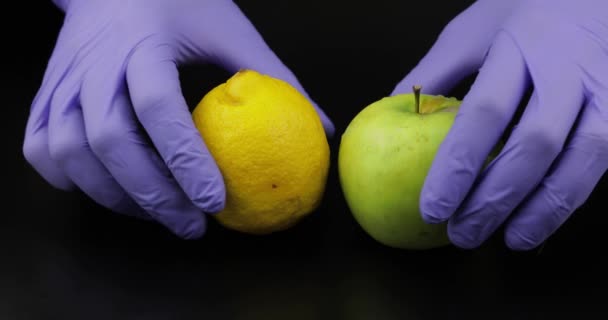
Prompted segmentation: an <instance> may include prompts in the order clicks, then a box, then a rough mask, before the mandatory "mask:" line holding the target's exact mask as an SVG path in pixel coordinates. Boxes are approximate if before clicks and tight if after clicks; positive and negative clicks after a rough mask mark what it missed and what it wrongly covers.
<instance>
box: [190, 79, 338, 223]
mask: <svg viewBox="0 0 608 320" xmlns="http://www.w3.org/2000/svg"><path fill="white" fill-rule="evenodd" d="M192 118H193V120H194V123H195V125H196V127H197V129H198V131H199V132H200V134H201V136H202V138H203V140H204V141H205V143H206V145H207V147H208V148H209V151H210V153H211V155H212V156H213V158H214V160H215V161H216V163H217V165H218V167H219V169H220V172H221V173H222V176H223V178H224V182H225V185H226V206H225V208H224V210H222V211H221V212H219V213H218V214H216V215H215V217H216V218H217V221H219V223H220V224H221V225H223V226H225V227H227V228H229V229H232V230H237V231H240V232H244V233H249V234H268V233H272V232H276V231H281V230H285V229H288V228H290V227H292V226H294V225H295V224H297V223H298V222H299V221H301V219H302V218H304V217H306V216H307V215H309V214H310V213H312V212H313V211H314V210H315V209H316V208H317V207H318V205H319V203H320V201H321V199H322V196H323V193H324V189H325V184H326V179H327V174H328V170H329V156H330V150H329V145H328V142H327V137H326V135H325V131H324V129H323V125H322V123H321V119H320V118H319V116H318V114H317V112H316V110H315V109H314V107H313V105H312V104H311V102H310V101H309V100H308V99H307V98H306V97H304V96H303V95H302V94H301V93H300V92H299V91H298V90H297V89H295V88H294V87H292V86H291V85H290V84H289V83H287V82H285V81H282V80H280V79H277V78H273V77H271V76H268V75H265V74H261V73H258V72H257V71H253V70H241V71H239V72H237V73H236V74H234V75H233V76H232V77H231V78H230V79H228V81H226V82H225V83H222V84H220V85H219V86H217V87H215V88H214V89H212V90H211V91H210V92H209V93H207V94H206V95H205V96H204V97H203V98H202V100H201V101H200V102H199V104H198V105H197V106H196V107H195V109H194V110H193V112H192Z"/></svg>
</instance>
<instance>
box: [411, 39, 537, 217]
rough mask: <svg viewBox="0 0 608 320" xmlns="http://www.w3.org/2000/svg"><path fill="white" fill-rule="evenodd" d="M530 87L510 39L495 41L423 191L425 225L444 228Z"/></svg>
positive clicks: (422, 211) (422, 205)
mask: <svg viewBox="0 0 608 320" xmlns="http://www.w3.org/2000/svg"><path fill="white" fill-rule="evenodd" d="M528 85H529V76H528V73H527V69H526V64H525V61H524V59H523V57H522V55H521V53H520V52H519V50H518V49H517V47H516V46H515V44H514V43H513V41H511V39H510V38H509V37H508V36H506V35H505V34H500V35H498V37H497V38H496V41H495V43H494V45H493V46H492V48H491V49H490V51H489V54H488V57H487V59H486V61H485V63H484V65H483V67H482V68H481V69H480V72H479V75H478V76H477V79H476V81H475V83H474V84H473V86H472V87H471V90H470V91H469V93H468V94H467V95H466V97H465V98H464V99H463V102H462V105H461V107H460V110H459V113H458V114H457V116H456V119H455V121H454V124H453V125H452V128H451V130H450V131H449V132H448V134H447V136H446V137H445V140H444V141H443V143H442V145H441V146H440V148H439V150H438V152H437V154H436V156H435V159H434V161H433V164H432V166H431V168H430V170H429V173H428V175H427V178H426V180H425V183H424V185H423V188H422V192H421V195H420V210H421V214H422V217H423V219H424V220H425V221H427V222H428V223H440V222H443V221H445V220H447V219H449V218H450V217H451V216H452V214H453V213H454V212H455V211H456V210H457V209H458V207H459V206H460V204H461V202H462V201H463V200H464V198H465V196H466V195H467V193H468V191H469V190H470V189H471V187H472V185H473V183H474V181H475V179H476V178H477V175H478V174H479V173H480V172H481V170H482V169H483V166H484V164H486V162H487V159H488V156H489V155H490V153H491V151H492V149H493V148H494V147H495V146H496V145H497V143H498V141H499V139H500V137H501V135H502V134H503V131H504V130H505V128H506V127H507V125H508V124H509V122H510V121H511V118H512V116H513V115H514V113H515V111H516V109H517V106H518V105H519V103H520V101H521V99H522V97H523V94H524V92H525V90H526V87H527V86H528ZM446 181H449V183H446Z"/></svg>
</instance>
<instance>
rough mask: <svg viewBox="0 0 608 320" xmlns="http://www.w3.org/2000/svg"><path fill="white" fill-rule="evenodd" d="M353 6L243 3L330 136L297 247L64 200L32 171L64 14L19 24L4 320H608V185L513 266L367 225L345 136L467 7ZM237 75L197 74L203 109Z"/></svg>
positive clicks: (10, 117) (194, 92) (7, 125)
mask: <svg viewBox="0 0 608 320" xmlns="http://www.w3.org/2000/svg"><path fill="white" fill-rule="evenodd" d="M327 2H330V3H329V4H328V3H327ZM355 2H356V1H265V2H258V1H239V2H238V3H239V4H240V5H241V7H242V8H243V10H244V11H245V12H246V13H247V14H248V15H249V17H250V18H251V20H252V21H253V23H254V24H255V25H256V26H257V27H258V29H259V30H260V31H261V32H262V34H263V35H264V37H265V38H266V39H267V41H268V43H269V44H270V45H271V46H272V47H273V49H274V50H275V51H276V52H277V54H278V55H279V56H280V57H281V58H282V59H283V60H284V62H285V63H286V64H287V65H288V66H290V67H291V68H292V70H293V71H294V72H295V73H296V74H297V75H298V77H299V78H300V79H301V81H302V82H303V84H304V86H305V87H306V88H307V90H308V91H309V93H310V94H311V95H312V97H313V98H314V99H315V100H316V101H317V102H318V103H319V104H320V105H321V106H322V107H323V108H325V110H327V113H328V114H329V116H330V117H331V118H332V119H333V120H334V122H335V124H336V127H337V135H336V137H335V138H334V139H332V140H331V146H332V169H331V173H330V177H329V180H328V185H327V191H326V195H325V198H324V202H323V204H322V206H321V207H320V208H319V210H317V211H316V212H315V213H314V214H313V215H312V216H310V217H309V218H308V219H306V220H305V221H303V223H301V224H300V225H298V226H297V227H295V228H293V229H291V230H289V231H288V232H283V233H281V234H276V235H271V236H266V237H252V236H246V235H242V234H238V233H235V232H230V231H227V230H225V229H223V228H221V227H220V226H218V225H217V224H216V223H211V225H210V227H209V230H208V233H207V235H206V236H205V237H204V238H203V239H200V240H197V241H182V240H179V239H177V238H175V237H173V236H172V235H171V234H170V233H169V232H167V231H166V230H165V229H164V228H162V227H160V226H158V225H155V224H153V223H149V222H142V221H137V220H134V219H131V218H127V217H123V216H119V215H116V214H113V213H111V212H109V211H107V210H105V209H103V208H101V207H99V206H97V205H96V204H95V203H93V202H92V201H90V200H89V199H87V198H86V197H84V196H83V195H81V194H79V193H64V192H61V191H57V190H54V189H52V188H51V187H50V186H49V185H47V184H46V183H45V182H44V181H43V180H42V179H41V178H40V177H39V176H38V175H37V174H36V172H34V171H33V170H32V169H31V168H30V167H29V165H28V164H27V163H26V162H25V160H24V159H23V156H22V152H21V143H22V139H23V131H24V128H25V122H26V120H27V112H28V109H29V105H30V103H31V100H32V98H33V96H34V95H35V93H36V90H37V89H38V85H39V84H40V81H41V78H42V75H43V72H44V68H45V65H46V62H47V59H48V57H49V56H50V53H51V50H52V47H53V44H54V40H55V37H56V35H57V32H58V30H59V28H60V26H61V19H62V15H61V13H60V12H59V11H57V10H56V9H55V8H54V7H53V6H52V4H51V3H50V1H46V2H45V1H31V2H28V3H23V4H22V5H23V7H21V8H14V9H13V8H11V9H10V10H6V11H5V17H6V16H12V15H16V17H17V22H16V23H17V25H13V26H12V27H10V28H8V29H6V30H5V31H8V32H9V33H10V36H9V38H8V39H6V42H5V43H4V45H3V49H4V50H3V51H4V52H5V53H6V54H7V55H8V57H9V58H5V59H6V60H5V63H6V64H7V67H6V68H3V69H5V71H4V72H3V76H4V80H5V81H6V82H5V83H7V84H5V85H4V90H3V92H4V93H3V94H4V97H8V101H7V100H4V101H5V105H4V106H3V109H2V110H5V111H8V114H7V113H5V114H4V117H2V122H3V125H2V126H3V131H4V132H5V133H4V139H3V141H4V142H5V143H4V145H3V152H2V157H3V158H4V162H3V165H4V167H3V169H4V170H5V175H4V176H5V178H4V185H5V186H4V188H7V189H6V191H4V192H6V193H5V194H4V196H3V206H2V213H3V215H2V219H1V220H0V319H66V320H67V319H146V320H147V319H468V318H480V319H527V318H530V319H532V318H535V319H536V318H542V319H551V318H556V317H557V318H560V317H564V318H572V317H578V318H579V319H590V318H592V316H593V318H598V317H599V318H605V315H604V316H602V314H603V313H605V311H604V308H603V306H602V303H601V302H602V300H604V299H603V298H604V297H605V296H606V279H607V276H606V273H605V270H606V267H607V266H608V264H607V263H606V262H605V260H603V259H605V258H604V255H605V252H606V250H605V245H606V243H607V242H606V238H605V235H606V231H605V228H606V222H607V221H608V219H606V215H607V211H606V203H607V202H606V197H605V195H606V194H607V192H608V181H607V179H606V178H604V179H603V181H602V182H601V184H600V186H598V188H597V189H596V191H595V192H594V194H593V195H592V196H591V197H590V199H589V200H588V202H587V203H586V204H585V205H584V207H582V208H581V209H580V210H579V211H578V212H577V213H576V214H575V215H574V216H573V217H572V218H571V219H570V220H569V221H568V222H567V223H566V224H565V225H564V226H563V228H562V229H560V230H559V232H558V233H557V234H555V235H554V236H553V237H552V238H551V239H550V240H549V241H548V242H547V243H546V245H545V246H544V247H543V249H542V250H534V251H531V252H511V251H509V250H507V249H506V248H505V246H504V245H503V242H502V234H501V233H498V234H496V236H495V237H494V238H492V239H490V241H488V242H487V243H486V244H484V245H483V246H482V247H480V248H478V249H476V250H470V251H466V250H460V249H457V248H454V247H447V248H444V249H439V250H433V251H428V252H407V251H402V250H395V249H390V248H387V247H384V246H382V245H380V244H378V243H376V242H374V241H373V240H372V239H371V238H369V237H368V236H367V235H366V234H365V233H364V232H363V231H362V230H361V229H360V228H359V227H358V226H357V224H356V223H355V221H354V220H353V219H352V217H351V215H350V212H349V210H348V208H347V206H346V203H345V202H344V200H343V196H342V194H341V191H340V186H339V183H338V179H337V170H336V168H337V167H336V156H337V150H338V145H339V134H340V133H341V132H342V131H343V130H344V129H345V128H346V126H347V125H348V123H349V121H350V119H352V117H354V115H355V114H356V113H357V112H358V111H359V110H360V109H361V108H363V107H364V106H365V105H367V104H369V103H370V102H372V101H374V100H377V99H379V98H381V97H382V96H384V95H387V94H388V93H390V91H391V90H392V88H393V86H394V85H395V84H396V83H397V81H399V80H400V79H401V78H402V77H403V76H404V75H405V73H406V72H407V70H409V69H410V68H411V67H413V66H414V65H415V64H416V63H417V61H418V60H419V59H420V58H421V57H422V55H423V54H424V53H425V52H426V50H427V49H428V48H429V47H430V46H431V44H432V43H433V42H434V40H435V37H436V36H437V34H438V33H439V32H440V31H441V29H442V27H443V26H444V25H445V24H446V23H447V22H448V21H449V20H450V19H451V18H452V17H453V16H455V15H456V14H457V13H458V12H460V11H461V10H462V9H464V8H465V7H466V6H467V5H468V4H469V3H470V1H419V2H417V3H413V2H410V1H400V2H397V1H386V0H376V1H373V2H362V3H361V4H356V3H355ZM25 27H29V28H32V29H31V30H25ZM228 76H229V75H228V74H226V73H225V72H223V71H221V70H220V69H218V68H215V67H210V66H206V67H189V68H184V69H183V73H182V80H183V88H184V93H185V95H186V96H187V99H188V101H189V103H190V104H191V105H194V104H195V103H196V102H198V100H199V99H200V98H201V97H202V95H204V93H205V92H206V91H207V90H208V89H210V88H212V87H213V86H214V85H216V84H219V83H220V82H223V81H224V80H225V79H226V78H227V77H228ZM468 85H470V83H464V84H463V85H462V86H461V87H459V88H458V89H457V90H455V91H454V92H453V94H454V95H456V96H458V97H462V96H463V95H464V94H465V93H466V88H467V86H468Z"/></svg>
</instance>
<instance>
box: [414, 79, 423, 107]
mask: <svg viewBox="0 0 608 320" xmlns="http://www.w3.org/2000/svg"><path fill="white" fill-rule="evenodd" d="M420 90H422V87H421V86H414V108H415V110H416V113H420Z"/></svg>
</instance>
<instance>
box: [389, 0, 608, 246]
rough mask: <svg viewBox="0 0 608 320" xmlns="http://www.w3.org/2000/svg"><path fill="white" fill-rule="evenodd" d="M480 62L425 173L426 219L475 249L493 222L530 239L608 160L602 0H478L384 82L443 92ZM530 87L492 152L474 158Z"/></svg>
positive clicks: (566, 212) (578, 201)
mask: <svg viewBox="0 0 608 320" xmlns="http://www.w3.org/2000/svg"><path fill="white" fill-rule="evenodd" d="M478 70H479V74H478V76H477V78H476V80H475V83H474V85H473V86H472V87H471V89H470V91H469V92H468V94H467V95H466V97H465V98H464V101H463V104H462V107H461V110H460V112H459V113H458V115H457V117H456V120H455V123H454V126H453V128H452V130H451V131H450V132H449V134H448V136H447V137H446V140H445V141H444V143H443V144H442V145H441V148H440V150H439V151H438V153H437V156H436V159H435V161H434V163H433V165H432V167H431V170H430V172H429V175H428V178H427V179H426V181H425V184H424V187H423V190H422V194H421V199H420V209H421V212H422V215H423V218H424V220H425V221H427V222H429V223H439V222H443V221H448V233H449V237H450V239H451V241H452V242H453V243H454V244H455V245H457V246H459V247H462V248H475V247H477V246H479V245H481V244H482V243H483V242H484V241H485V240H487V238H488V237H489V236H490V235H491V234H492V233H493V232H495V231H496V229H497V228H498V227H499V226H501V225H504V226H505V235H504V240H505V242H506V244H507V246H508V247H510V248H512V249H515V250H528V249H532V248H535V247H536V246H538V245H539V244H541V243H542V242H543V241H545V240H546V239H547V238H548V237H549V236H550V235H551V234H553V233H554V232H555V231H556V230H557V229H558V228H559V227H560V225H562V224H563V223H564V221H566V220H567V219H568V217H569V216H570V215H571V214H572V213H573V211H575V210H576V209H577V208H579V207H580V206H581V205H582V204H583V203H584V202H585V201H586V199H587V198H588V196H589V195H590V193H591V192H592V191H593V189H594V188H595V186H596V185H597V183H598V181H599V179H600V178H601V177H602V175H603V174H604V173H605V172H606V170H607V169H608V1H605V0H525V1H513V0H510V1H504V0H481V1H478V2H476V3H474V4H473V5H472V6H471V7H469V8H468V9H467V10H466V11H464V12H463V13H462V14H460V15H459V16H458V17H456V18H455V19H454V20H453V21H452V22H451V23H449V25H448V26H447V27H446V28H445V29H444V31H443V32H442V33H441V35H440V36H439V39H438V40H437V42H436V43H435V44H434V46H433V47H432V48H431V50H430V52H428V54H427V55H426V56H425V57H424V58H423V59H422V60H421V62H420V63H419V64H418V65H417V66H416V67H415V68H414V69H413V70H412V71H411V73H410V74H409V75H408V76H407V77H406V78H405V79H404V80H403V81H402V82H400V83H399V84H398V85H397V87H396V88H395V91H394V93H399V92H406V91H410V90H411V87H412V85H414V84H420V85H423V87H424V90H425V91H426V93H432V94H446V93H447V92H448V91H449V90H450V89H451V88H452V87H453V86H454V85H456V84H457V83H458V82H459V81H461V80H462V79H463V78H464V77H465V76H468V75H470V74H473V73H474V72H476V71H478ZM529 87H531V88H533V91H532V92H533V94H532V97H531V99H530V101H529V102H528V103H527V105H526V108H525V109H524V112H523V115H522V117H521V120H520V121H519V122H518V123H517V124H516V126H515V128H514V130H513V131H512V133H511V134H510V136H509V138H508V141H506V145H505V146H504V148H503V150H502V152H501V153H500V154H499V156H498V157H497V158H496V159H495V160H494V161H493V162H492V163H491V164H490V165H489V166H488V167H487V168H486V169H485V170H483V165H484V161H485V159H486V157H487V156H488V154H489V153H490V151H491V149H492V147H493V146H494V145H495V144H496V143H497V141H498V140H499V139H500V137H501V135H502V134H503V132H504V130H505V129H506V128H507V127H508V124H509V122H510V121H511V120H512V118H513V117H514V114H515V111H516V109H517V106H518V104H519V103H520V101H521V99H522V98H523V96H524V94H525V90H526V89H527V88H529Z"/></svg>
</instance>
